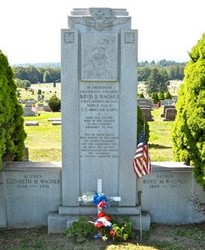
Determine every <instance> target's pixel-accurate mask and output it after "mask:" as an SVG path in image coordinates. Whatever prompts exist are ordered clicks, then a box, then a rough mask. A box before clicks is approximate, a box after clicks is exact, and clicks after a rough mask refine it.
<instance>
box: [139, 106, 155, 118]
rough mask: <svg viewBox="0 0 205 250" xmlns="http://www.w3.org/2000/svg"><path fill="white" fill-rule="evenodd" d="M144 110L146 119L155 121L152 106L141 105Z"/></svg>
mask: <svg viewBox="0 0 205 250" xmlns="http://www.w3.org/2000/svg"><path fill="white" fill-rule="evenodd" d="M140 109H141V111H142V116H143V118H144V120H145V121H154V119H153V116H152V110H151V109H150V108H145V107H140Z"/></svg>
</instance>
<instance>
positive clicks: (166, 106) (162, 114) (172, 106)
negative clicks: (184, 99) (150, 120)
mask: <svg viewBox="0 0 205 250" xmlns="http://www.w3.org/2000/svg"><path fill="white" fill-rule="evenodd" d="M168 108H175V105H164V106H163V110H162V113H161V117H165V113H166V109H168Z"/></svg>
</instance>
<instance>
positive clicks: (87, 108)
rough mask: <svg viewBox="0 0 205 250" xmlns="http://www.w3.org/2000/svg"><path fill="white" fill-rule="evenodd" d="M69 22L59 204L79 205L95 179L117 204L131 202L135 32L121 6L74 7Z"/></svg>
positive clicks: (64, 47)
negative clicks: (99, 181) (116, 197)
mask: <svg viewBox="0 0 205 250" xmlns="http://www.w3.org/2000/svg"><path fill="white" fill-rule="evenodd" d="M80 13H81V14H80ZM116 13H118V14H117V16H115V15H116ZM84 15H85V16H84ZM102 17H103V18H102ZM68 26H69V29H63V30H62V63H61V65H62V77H61V81H62V164H63V175H62V192H63V206H65V207H67V206H68V207H69V206H71V207H73V206H74V207H78V206H79V201H78V197H79V196H80V195H82V193H83V192H86V191H90V190H96V185H97V184H96V183H97V179H99V178H100V179H102V180H103V192H104V193H106V194H107V195H112V196H120V197H121V202H120V206H131V207H132V206H135V204H136V203H135V194H134V193H135V190H136V181H135V176H134V175H133V171H132V157H133V155H134V150H135V146H136V141H135V140H136V138H135V137H133V134H136V82H137V78H136V77H137V76H136V67H137V31H135V30H131V20H130V17H129V16H128V13H127V12H126V11H125V10H124V9H120V10H118V9H115V10H112V9H109V8H90V9H74V10H73V12H72V16H69V17H68ZM79 69H80V70H79ZM128 96H129V98H127V97H128ZM71 117H72V119H71ZM128 124H129V129H128ZM125 141H126V143H124V142H125ZM68 190H69V191H68ZM127 193H129V194H130V195H127Z"/></svg>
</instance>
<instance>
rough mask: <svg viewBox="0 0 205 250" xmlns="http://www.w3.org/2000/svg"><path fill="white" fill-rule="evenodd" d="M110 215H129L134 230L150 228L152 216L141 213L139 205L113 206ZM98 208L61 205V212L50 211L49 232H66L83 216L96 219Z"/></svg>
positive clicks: (147, 229)
mask: <svg viewBox="0 0 205 250" xmlns="http://www.w3.org/2000/svg"><path fill="white" fill-rule="evenodd" d="M108 214H109V215H113V216H118V215H126V216H129V217H130V219H131V221H132V224H133V229H134V230H140V228H141V230H143V231H149V230H150V223H151V218H150V215H149V213H148V212H144V211H143V212H142V213H141V214H140V209H139V207H112V208H111V209H109V213H108ZM96 215H97V209H96V208H95V207H64V206H60V207H59V213H50V214H49V215H48V233H65V231H66V229H67V228H69V227H70V226H71V225H72V223H73V222H74V221H78V220H79V219H80V217H81V216H88V217H91V218H93V221H95V219H96Z"/></svg>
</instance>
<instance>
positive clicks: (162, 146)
mask: <svg viewBox="0 0 205 250" xmlns="http://www.w3.org/2000/svg"><path fill="white" fill-rule="evenodd" d="M149 148H156V149H165V148H172V147H171V146H165V145H160V144H153V143H151V144H149Z"/></svg>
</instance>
